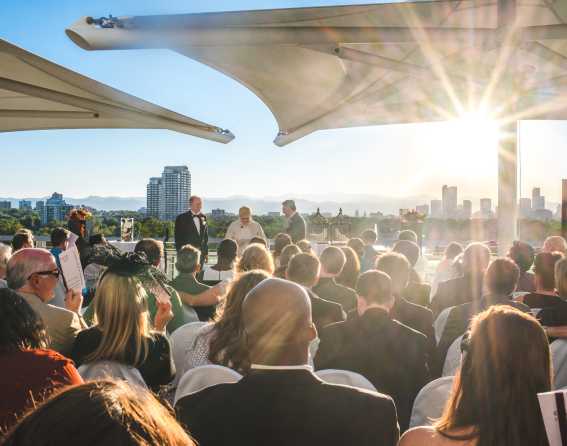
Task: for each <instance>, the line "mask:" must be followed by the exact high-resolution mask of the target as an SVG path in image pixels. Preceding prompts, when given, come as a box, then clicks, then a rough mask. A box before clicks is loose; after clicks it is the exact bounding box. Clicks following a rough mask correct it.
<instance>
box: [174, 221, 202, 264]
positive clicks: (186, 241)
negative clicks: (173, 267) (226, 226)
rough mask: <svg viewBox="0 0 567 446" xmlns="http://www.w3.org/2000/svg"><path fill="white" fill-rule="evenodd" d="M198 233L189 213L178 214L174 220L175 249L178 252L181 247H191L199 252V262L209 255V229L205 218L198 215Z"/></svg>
mask: <svg viewBox="0 0 567 446" xmlns="http://www.w3.org/2000/svg"><path fill="white" fill-rule="evenodd" d="M199 220H200V232H199V231H197V227H196V226H195V222H194V221H193V214H192V213H191V211H187V212H184V213H183V214H179V215H178V216H177V218H176V219H175V249H176V250H177V251H179V250H180V249H181V247H182V246H185V245H191V246H193V247H195V248H197V249H199V250H200V251H201V262H203V261H204V258H205V256H207V255H208V253H209V246H208V244H209V229H208V228H209V227H208V225H207V217H206V216H205V215H203V214H199Z"/></svg>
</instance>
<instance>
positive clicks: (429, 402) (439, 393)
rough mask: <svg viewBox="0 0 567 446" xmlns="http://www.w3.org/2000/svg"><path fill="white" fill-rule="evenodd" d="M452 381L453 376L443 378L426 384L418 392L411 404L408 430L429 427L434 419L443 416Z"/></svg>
mask: <svg viewBox="0 0 567 446" xmlns="http://www.w3.org/2000/svg"><path fill="white" fill-rule="evenodd" d="M454 379H455V377H454V376H443V377H441V378H438V379H436V380H434V381H431V382H430V383H428V384H426V385H425V387H423V389H421V390H420V391H419V393H418V394H417V396H416V397H415V401H414V402H413V410H412V411H411V418H410V428H411V427H416V426H430V425H432V424H433V421H434V420H435V419H436V418H439V417H440V416H441V415H442V414H443V409H444V408H445V404H446V403H447V400H448V399H449V395H450V394H451V389H452V387H453V381H454Z"/></svg>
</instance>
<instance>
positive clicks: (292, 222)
mask: <svg viewBox="0 0 567 446" xmlns="http://www.w3.org/2000/svg"><path fill="white" fill-rule="evenodd" d="M285 232H287V233H288V234H289V236H290V237H291V240H292V241H293V243H297V242H298V241H299V240H303V239H304V238H306V236H307V229H306V226H305V220H304V219H303V217H302V216H301V215H299V212H296V213H295V214H293V217H291V218H290V219H289V226H288V227H287V229H286V231H285Z"/></svg>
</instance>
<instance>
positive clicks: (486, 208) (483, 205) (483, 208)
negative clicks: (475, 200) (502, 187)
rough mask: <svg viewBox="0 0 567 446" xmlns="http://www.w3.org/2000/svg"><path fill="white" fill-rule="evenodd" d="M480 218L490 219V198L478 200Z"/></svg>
mask: <svg viewBox="0 0 567 446" xmlns="http://www.w3.org/2000/svg"><path fill="white" fill-rule="evenodd" d="M480 216H481V217H482V218H489V217H492V200H491V199H490V198H481V199H480Z"/></svg>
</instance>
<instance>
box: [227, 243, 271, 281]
mask: <svg viewBox="0 0 567 446" xmlns="http://www.w3.org/2000/svg"><path fill="white" fill-rule="evenodd" d="M253 269H261V270H263V271H266V272H267V273H268V274H269V275H272V274H274V261H273V259H272V256H271V255H270V252H269V251H268V250H267V249H266V248H265V247H264V246H262V245H258V244H254V245H249V246H248V247H247V248H246V249H245V250H244V252H243V253H242V257H240V259H239V260H238V264H237V265H236V270H237V271H238V272H239V273H243V272H246V271H252V270H253Z"/></svg>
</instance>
